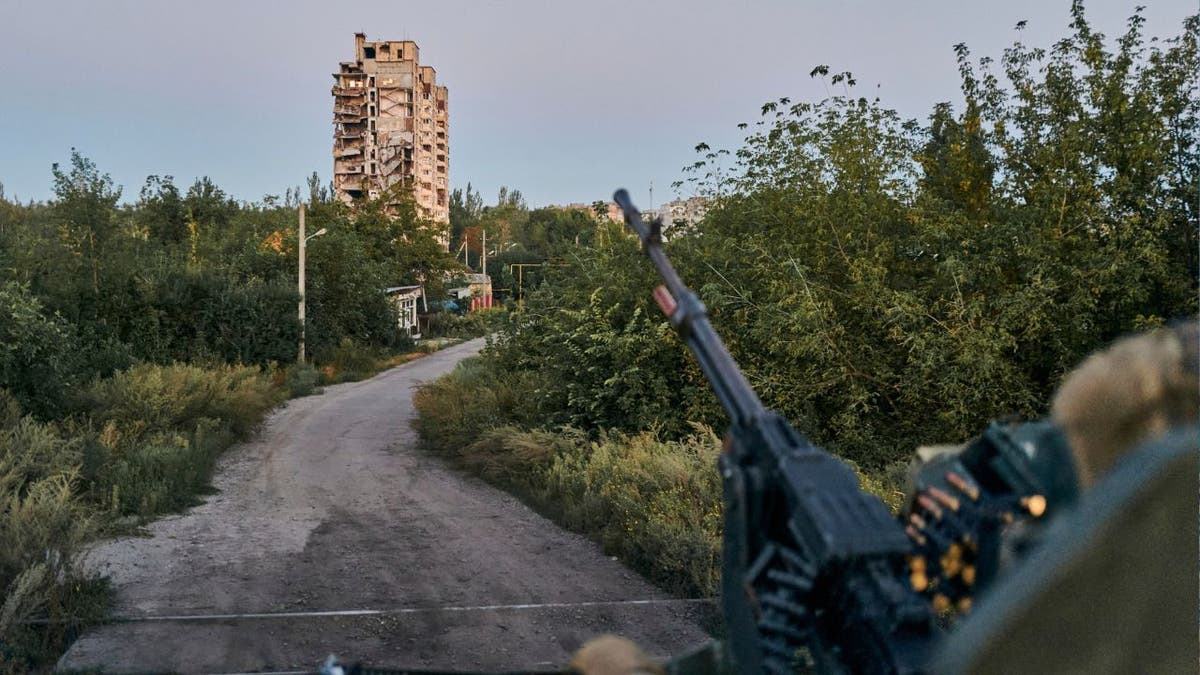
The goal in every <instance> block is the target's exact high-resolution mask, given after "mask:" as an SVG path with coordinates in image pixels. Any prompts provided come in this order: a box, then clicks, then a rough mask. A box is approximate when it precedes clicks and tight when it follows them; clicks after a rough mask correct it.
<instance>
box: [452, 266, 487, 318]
mask: <svg viewBox="0 0 1200 675" xmlns="http://www.w3.org/2000/svg"><path fill="white" fill-rule="evenodd" d="M458 278H459V279H461V280H463V281H465V282H466V285H465V286H459V287H457V288H451V289H450V290H449V291H448V293H449V295H450V297H452V298H454V299H455V300H465V299H467V298H470V300H471V305H470V308H469V309H468V311H471V312H473V311H475V310H477V309H484V308H487V307H491V306H492V278H491V277H490V276H488V275H486V274H475V273H471V274H464V275H461V276H460V277H458Z"/></svg>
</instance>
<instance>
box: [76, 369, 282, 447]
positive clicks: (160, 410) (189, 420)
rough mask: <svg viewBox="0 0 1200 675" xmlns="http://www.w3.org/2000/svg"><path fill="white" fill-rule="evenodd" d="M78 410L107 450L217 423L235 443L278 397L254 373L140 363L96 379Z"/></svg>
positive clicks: (262, 378)
mask: <svg viewBox="0 0 1200 675" xmlns="http://www.w3.org/2000/svg"><path fill="white" fill-rule="evenodd" d="M81 398H82V407H83V409H84V410H85V411H86V412H87V414H88V415H89V416H90V418H91V420H92V421H93V422H94V423H95V425H96V426H97V428H100V429H103V433H104V434H105V439H104V440H105V442H106V444H108V445H109V446H110V447H114V448H124V447H131V446H132V445H135V444H137V442H138V441H139V440H141V439H142V438H146V437H153V436H155V435H161V434H174V433H179V432H180V431H181V430H182V431H183V432H184V433H189V432H190V431H191V430H192V429H194V428H195V427H196V425H197V424H199V423H200V422H201V421H202V420H206V419H208V420H216V421H218V422H219V423H220V424H221V425H223V426H225V427H227V428H228V429H229V430H230V431H232V432H233V434H234V435H235V436H237V437H239V438H243V437H245V436H246V435H247V434H249V433H250V431H251V430H252V429H254V427H255V426H256V425H257V424H258V423H259V421H260V420H261V419H262V416H263V413H264V412H265V411H266V410H268V409H269V408H271V407H272V406H273V405H275V404H276V403H278V402H279V400H280V396H279V392H278V391H276V390H275V389H274V388H273V387H272V384H271V381H270V380H269V379H268V378H267V377H265V376H264V375H263V374H262V372H261V371H260V370H259V369H258V368H254V367H249V366H213V367H210V368H200V367H199V366H193V365H187V364H174V365H170V366H156V365H151V364H142V365H138V366H134V367H133V368H130V369H129V370H126V371H123V372H120V373H117V374H115V375H113V376H112V377H110V378H106V379H103V380H97V381H96V382H93V383H92V385H91V386H90V387H88V388H87V389H86V390H85V391H84V392H83V395H82V397H81Z"/></svg>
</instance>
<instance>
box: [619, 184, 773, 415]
mask: <svg viewBox="0 0 1200 675" xmlns="http://www.w3.org/2000/svg"><path fill="white" fill-rule="evenodd" d="M613 201H615V202H616V203H617V206H619V207H621V211H622V212H623V213H624V214H625V224H626V225H628V226H629V227H630V228H631V229H632V230H633V231H634V232H636V233H637V235H638V238H639V239H641V241H642V250H643V251H645V252H646V256H647V257H649V258H650V262H652V263H653V264H654V267H655V269H657V270H658V274H659V276H661V277H662V279H663V282H664V286H663V287H660V289H663V288H665V293H666V294H667V295H666V297H664V295H663V293H664V291H663V290H658V291H656V292H655V299H656V300H657V301H658V304H659V306H660V307H662V309H663V311H664V312H665V313H666V314H667V317H668V318H669V319H670V321H671V325H672V326H673V327H674V328H675V329H676V330H677V331H678V332H679V334H680V335H681V336H682V337H683V339H684V342H686V343H687V346H688V349H690V350H691V352H692V354H694V355H695V356H696V360H697V361H698V362H699V363H700V369H701V370H703V371H704V375H705V376H706V377H708V381H709V382H711V383H712V385H713V391H714V392H716V395H717V400H718V401H720V402H721V407H723V408H724V409H725V412H726V414H728V415H729V418H730V420H732V421H733V423H734V424H747V423H749V422H750V420H752V419H754V418H756V417H759V416H760V415H762V413H764V412H765V410H766V409H765V408H764V407H763V404H762V401H760V400H759V398H758V394H756V393H754V389H753V388H752V387H751V386H750V383H749V382H747V381H746V376H745V375H743V374H742V371H741V369H740V368H738V366H737V363H735V362H734V360H733V357H732V356H730V355H729V351H728V350H727V349H725V345H724V344H723V343H722V342H721V339H720V338H719V337H718V336H717V333H716V331H715V330H713V327H712V323H710V322H709V320H708V312H707V310H706V309H705V307H704V303H702V302H700V298H698V297H696V294H695V293H693V292H692V291H691V289H689V288H688V287H687V286H686V285H684V283H683V280H682V279H680V278H679V273H678V272H676V271H675V267H674V266H672V265H671V261H670V260H667V255H666V253H664V252H663V249H662V223H661V222H660V221H657V220H656V221H654V222H651V223H646V222H644V221H643V220H642V214H641V212H640V211H638V209H637V207H636V206H634V205H633V200H632V199H630V197H629V193H628V192H627V191H626V190H624V189H621V190H617V192H616V194H614V195H613Z"/></svg>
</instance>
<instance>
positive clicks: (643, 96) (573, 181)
mask: <svg viewBox="0 0 1200 675" xmlns="http://www.w3.org/2000/svg"><path fill="white" fill-rule="evenodd" d="M1137 1H1140V2H1142V3H1143V4H1146V5H1148V8H1147V10H1146V13H1145V15H1146V17H1147V26H1146V32H1147V33H1148V34H1149V35H1157V36H1160V37H1170V36H1174V35H1177V34H1178V33H1179V32H1180V30H1181V22H1182V20H1183V18H1184V17H1185V16H1186V15H1187V14H1189V13H1193V12H1196V11H1197V3H1196V2H1195V1H1194V0H1191V1H1189V0H1157V1H1156V0H1137ZM1135 4H1137V2H1136V1H1135V2H1124V1H1120V0H1109V1H1108V2H1096V1H1095V0H1093V1H1092V2H1090V3H1089V9H1088V13H1089V16H1090V17H1091V20H1092V23H1093V25H1094V27H1095V28H1097V29H1098V30H1100V31H1102V32H1104V33H1106V34H1107V35H1109V36H1110V37H1114V36H1115V35H1117V34H1119V33H1121V32H1123V30H1124V23H1125V19H1126V18H1127V17H1128V15H1129V14H1130V13H1131V12H1132V11H1133V7H1134V5H1135ZM1069 6H1070V3H1069V1H1068V0H1009V1H1006V2H969V1H967V0H937V1H933V0H931V1H928V2H917V1H915V0H909V1H907V2H906V1H901V0H879V1H873V2H866V1H846V2H837V1H835V0H825V1H824V2H801V1H797V0H793V1H790V2H787V1H768V0H763V1H757V2H750V1H748V0H742V1H734V0H728V1H723V2H715V1H705V2H701V1H699V0H642V1H633V0H623V1H617V2H595V1H593V2H573V1H567V0H529V1H518V0H509V1H506V2H501V1H495V0H494V1H484V0H477V1H473V2H468V1H465V0H464V1H449V0H442V1H438V0H426V1H425V2H412V1H408V2H399V1H397V0H383V1H377V0H356V1H355V2H333V1H330V0H326V1H323V2H317V1H315V0H303V1H301V0H296V1H291V2H285V1H282V0H278V1H271V2H268V1H256V0H232V1H230V0H205V1H203V2H199V1H189V2H167V1H151V0H141V1H133V0H107V1H105V2H98V1H94V0H87V1H84V0H80V1H78V2H62V1H54V0H36V1H34V0H2V2H0V72H3V75H4V77H3V83H4V86H3V90H2V93H0V182H3V184H4V186H5V191H6V193H7V195H8V196H9V197H10V198H11V197H12V196H13V195H16V196H18V197H20V198H21V199H22V200H28V199H30V198H33V199H46V198H47V197H49V196H50V194H51V192H50V185H51V180H50V165H51V163H53V162H56V161H58V162H65V161H66V160H67V158H68V156H69V152H70V148H71V147H72V146H75V147H77V148H79V150H80V151H82V152H83V153H84V154H85V155H86V156H88V157H90V158H92V159H93V160H94V161H96V163H97V164H98V165H99V166H100V168H101V170H103V171H106V172H109V173H111V174H112V176H113V178H114V179H115V180H116V181H117V182H118V183H120V184H122V185H124V186H125V199H126V200H132V199H136V196H137V192H138V189H139V188H140V186H141V184H142V182H143V180H144V179H145V177H146V175H148V174H172V175H174V176H175V177H176V182H177V183H178V184H180V185H181V186H182V187H186V186H187V185H188V184H190V183H191V181H192V180H193V179H194V178H196V177H197V176H201V175H208V176H210V177H212V178H213V180H214V181H216V182H217V184H218V185H220V186H221V187H223V188H224V189H225V190H226V191H228V192H229V193H231V194H232V195H233V196H235V197H237V198H238V199H244V200H250V201H254V200H258V199H261V198H262V196H263V195H265V194H277V195H281V194H282V193H283V192H284V190H285V189H286V188H287V187H290V186H296V185H300V184H302V183H303V180H304V178H305V177H306V176H307V175H308V174H309V173H311V172H312V171H314V170H316V171H318V172H319V173H320V174H321V176H322V178H323V180H325V181H328V179H329V173H330V169H331V164H332V160H331V159H330V147H331V144H332V137H331V133H332V127H331V122H330V117H331V114H330V110H331V106H332V101H331V97H330V94H329V87H330V84H331V83H332V78H331V77H330V75H329V74H330V73H332V72H333V71H334V70H336V66H337V63H338V61H341V60H346V59H349V58H351V57H352V51H353V33H354V32H355V31H365V32H366V33H367V35H368V38H370V39H381V40H382V39H411V40H416V41H417V42H418V44H419V45H420V47H421V60H422V62H423V63H424V64H426V65H431V66H433V67H434V68H436V69H437V71H438V78H439V81H440V82H441V83H442V84H445V85H447V86H448V87H449V88H450V180H451V184H452V185H453V186H455V187H461V186H464V185H466V183H467V181H471V182H472V183H473V184H474V185H475V186H476V187H478V188H480V189H481V191H482V192H483V195H484V197H485V199H486V200H487V201H489V202H490V201H492V200H494V198H495V194H496V191H497V188H499V186H500V185H502V184H507V185H510V186H513V187H516V188H518V189H520V190H522V191H523V192H524V194H525V195H526V197H527V199H528V200H529V202H530V203H531V204H533V205H545V204H552V203H567V202H573V201H575V202H591V201H593V200H596V199H606V198H608V196H609V195H611V194H612V191H613V189H614V188H615V187H617V186H626V187H628V188H630V190H631V192H632V193H633V194H634V197H635V199H637V200H638V201H639V202H641V203H643V204H648V201H649V200H648V196H647V186H648V184H649V182H650V181H651V180H653V181H654V184H655V187H656V189H655V196H654V201H655V202H662V201H663V200H664V199H666V198H669V197H670V194H669V190H668V185H669V184H670V183H671V181H673V180H676V179H678V178H679V177H680V171H679V169H680V167H682V166H684V165H686V164H688V163H690V162H691V161H692V160H693V153H692V147H693V146H694V145H695V144H696V143H697V142H699V141H707V142H708V143H710V144H711V145H713V146H714V147H717V146H724V147H730V148H733V147H736V145H737V141H738V140H739V138H740V132H738V130H737V129H736V125H737V123H739V122H743V121H753V120H754V119H755V118H756V117H757V114H758V109H759V107H760V106H761V104H762V103H763V102H765V101H767V100H770V99H775V98H778V97H780V96H788V97H790V98H792V99H793V100H794V101H799V100H817V99H819V98H821V97H823V96H824V95H825V87H824V85H823V84H822V83H821V82H820V81H819V80H812V79H810V78H809V76H808V73H809V71H810V70H811V69H812V68H813V67H814V66H816V65H818V64H828V65H829V66H830V67H831V69H832V70H833V71H834V72H837V71H841V70H850V71H853V73H854V74H855V76H856V78H857V79H858V81H859V90H860V91H862V92H863V93H864V94H870V93H872V92H874V91H875V90H876V89H875V88H876V85H878V90H877V91H878V94H879V95H880V96H881V97H882V99H883V101H884V103H885V104H887V105H889V106H891V107H894V108H896V109H897V110H899V111H900V112H901V113H902V114H903V115H905V116H909V117H917V118H919V119H921V120H924V119H925V117H926V116H927V115H928V113H929V111H930V110H931V108H932V106H933V104H934V103H935V102H937V101H943V100H951V101H957V100H958V98H959V92H958V76H957V72H956V69H955V63H954V54H953V51H952V49H951V46H952V45H953V44H955V43H957V42H966V43H967V44H968V45H969V46H970V47H971V50H972V52H973V53H974V54H975V55H976V56H982V55H991V56H995V57H999V56H1000V52H1001V50H1002V49H1003V48H1004V47H1005V46H1007V45H1008V44H1010V43H1011V42H1012V41H1013V39H1015V37H1016V33H1015V32H1014V30H1013V26H1014V25H1015V24H1016V23H1017V21H1019V20H1022V19H1025V20H1028V21H1029V24H1028V27H1027V28H1026V30H1025V31H1024V32H1023V34H1022V37H1023V39H1024V40H1025V41H1026V42H1027V43H1029V44H1036V45H1043V46H1048V45H1049V44H1050V43H1051V42H1053V41H1054V40H1056V39H1058V38H1060V37H1062V36H1064V35H1065V34H1066V33H1067V30H1068V29H1067V24H1068V22H1069V20H1068V17H1067V12H1068V9H1069Z"/></svg>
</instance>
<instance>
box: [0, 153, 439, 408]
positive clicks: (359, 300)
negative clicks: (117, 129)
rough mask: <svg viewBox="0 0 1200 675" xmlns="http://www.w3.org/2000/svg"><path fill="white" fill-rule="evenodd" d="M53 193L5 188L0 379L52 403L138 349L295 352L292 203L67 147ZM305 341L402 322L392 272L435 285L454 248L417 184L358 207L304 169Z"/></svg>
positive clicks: (337, 338) (161, 358)
mask: <svg viewBox="0 0 1200 675" xmlns="http://www.w3.org/2000/svg"><path fill="white" fill-rule="evenodd" d="M52 173H53V179H54V195H55V197H54V199H52V200H51V201H50V202H49V203H44V204H42V203H30V204H18V203H13V202H10V201H8V200H6V199H4V198H3V193H2V192H0V344H3V345H4V351H3V352H0V388H3V389H7V390H8V391H10V392H11V393H12V394H13V395H14V396H15V397H16V398H17V400H19V401H20V402H21V404H22V406H24V407H25V409H26V410H28V411H29V412H33V413H35V414H37V415H39V416H42V417H53V416H54V415H56V414H57V413H60V412H62V411H64V410H65V408H64V406H66V405H67V398H69V393H70V392H71V390H72V389H73V388H75V387H78V386H79V385H81V384H84V383H86V382H88V381H89V380H91V379H92V378H94V377H97V376H104V375H107V374H109V373H112V372H115V371H117V370H120V369H123V368H127V367H129V366H130V365H132V364H133V363H136V362H149V363H160V364H165V363H171V362H175V361H186V362H200V361H212V362H221V363H242V364H256V365H266V364H268V363H271V362H281V363H286V362H290V361H292V360H294V359H295V358H296V351H297V343H298V339H299V329H300V326H299V323H298V321H297V318H296V304H297V300H298V298H299V296H298V291H297V288H296V274H297V270H296V265H297V263H296V258H297V255H296V245H297V242H296V220H297V217H296V208H295V206H296V204H297V203H298V202H299V201H300V190H299V189H296V190H295V192H294V193H293V191H291V190H289V191H288V197H287V200H286V201H287V202H288V203H285V204H281V203H279V200H277V199H275V198H267V199H265V200H264V201H263V202H261V203H256V204H246V203H239V202H237V201H235V200H234V199H232V198H230V197H229V196H228V195H227V194H226V193H225V192H224V191H222V190H221V189H220V188H219V187H217V186H216V185H214V184H213V183H212V181H210V180H209V179H207V178H202V179H199V180H197V181H196V182H195V183H194V184H193V185H191V186H190V187H189V188H188V189H187V190H186V192H185V191H182V190H181V189H180V188H179V187H177V186H176V185H175V184H174V182H173V180H172V179H171V177H169V176H165V177H164V176H150V177H149V178H148V179H147V180H146V183H145V185H144V186H143V187H142V188H141V191H140V193H139V195H138V199H137V201H136V202H134V203H132V204H125V205H122V204H120V203H119V201H120V198H121V194H122V190H121V188H120V187H119V186H116V185H114V184H113V181H112V179H111V178H110V177H109V176H108V175H107V174H103V173H101V172H100V170H99V169H98V168H97V167H96V165H95V164H94V163H93V162H92V161H91V160H89V159H87V158H85V157H83V156H81V155H79V154H78V153H76V152H74V151H72V154H71V159H70V163H69V166H65V167H59V166H58V165H55V167H54V168H53V171H52ZM305 201H307V202H309V212H308V221H307V222H308V233H309V234H311V233H313V232H316V231H317V230H318V229H320V228H326V230H327V234H325V235H324V236H322V237H320V238H318V239H314V240H312V241H310V242H309V247H308V255H307V260H308V264H307V272H308V283H307V289H308V290H307V303H308V319H309V322H310V323H309V326H308V331H307V339H308V347H309V352H310V354H312V355H314V356H315V357H316V359H317V360H318V361H321V360H326V359H328V358H330V357H331V356H332V354H333V352H334V351H335V350H336V349H337V348H338V346H339V345H340V344H342V343H343V342H347V341H348V342H350V343H352V344H353V345H356V346H359V347H362V348H369V347H387V346H390V345H392V344H394V343H395V342H396V341H397V340H398V339H399V338H400V336H399V335H398V333H397V330H396V317H395V314H394V309H393V308H392V306H391V304H390V303H389V302H388V301H387V299H386V298H385V296H384V295H383V293H382V289H384V288H386V287H388V286H398V285H405V284H413V283H420V281H421V280H425V281H426V282H427V284H428V285H429V286H431V288H430V292H431V293H435V294H436V293H437V292H438V288H439V287H440V286H441V283H442V274H443V272H444V271H446V270H448V269H449V268H450V267H451V266H452V264H453V262H452V260H451V259H450V257H449V256H448V255H447V254H445V253H444V251H442V250H441V247H440V246H439V245H438V244H437V242H436V241H435V239H434V236H433V232H435V231H436V229H435V226H434V225H433V224H432V223H429V222H427V221H425V220H423V219H422V218H421V217H420V214H419V213H418V211H417V208H416V206H415V205H414V204H413V203H412V201H411V200H403V201H402V205H401V206H400V207H399V208H398V209H396V210H395V211H394V212H391V213H385V208H384V205H383V201H382V200H381V201H378V202H371V203H365V204H362V205H361V206H359V207H357V208H356V209H355V210H354V211H351V210H350V209H349V208H347V207H346V206H345V205H343V204H341V203H340V202H337V201H335V200H332V199H331V198H330V194H329V191H328V190H327V189H326V188H324V187H323V186H321V185H320V184H319V181H318V179H317V177H316V175H315V174H314V175H313V177H312V178H311V179H310V180H309V194H308V195H306V197H305Z"/></svg>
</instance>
